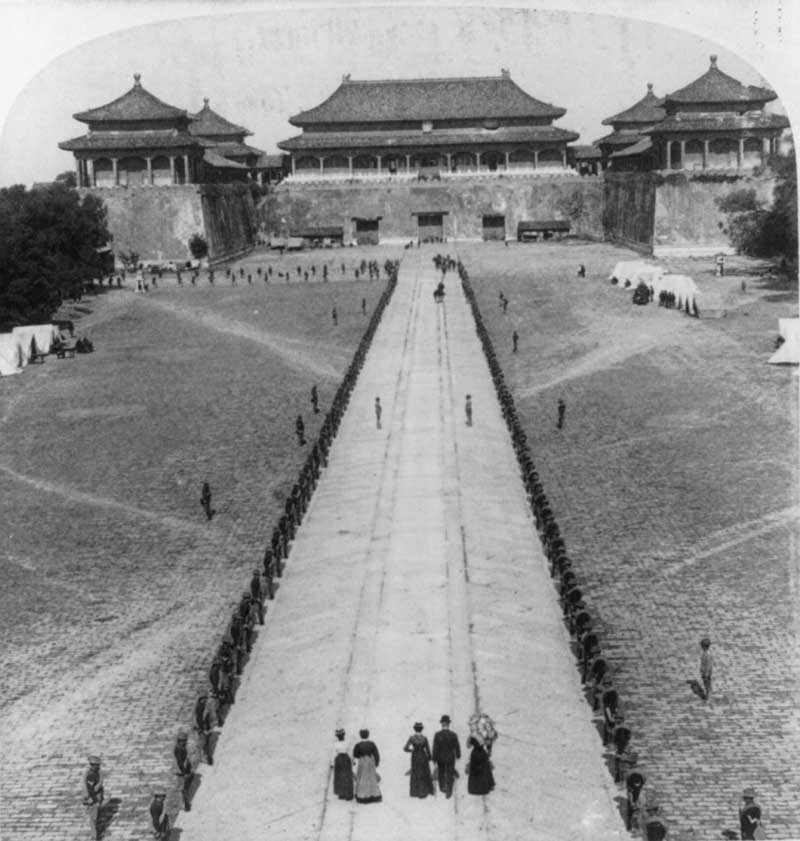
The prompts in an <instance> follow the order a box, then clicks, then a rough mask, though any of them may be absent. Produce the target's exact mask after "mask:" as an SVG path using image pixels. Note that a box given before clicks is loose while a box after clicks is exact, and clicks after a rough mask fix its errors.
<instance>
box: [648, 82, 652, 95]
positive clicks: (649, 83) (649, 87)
mask: <svg viewBox="0 0 800 841" xmlns="http://www.w3.org/2000/svg"><path fill="white" fill-rule="evenodd" d="M647 92H648V93H652V92H653V83H652V82H648V83H647Z"/></svg>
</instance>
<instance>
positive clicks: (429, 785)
mask: <svg viewBox="0 0 800 841" xmlns="http://www.w3.org/2000/svg"><path fill="white" fill-rule="evenodd" d="M422 729H423V728H422V724H421V723H420V722H419V721H418V722H416V724H414V732H413V733H412V735H410V736H409V737H408V741H407V742H406V744H405V747H404V748H403V750H404V751H407V752H408V753H410V754H411V780H410V782H409V794H410V795H411V797H427V796H428V795H429V794H433V778H432V777H431V747H430V745H429V744H428V739H427V737H426V736H423V735H422Z"/></svg>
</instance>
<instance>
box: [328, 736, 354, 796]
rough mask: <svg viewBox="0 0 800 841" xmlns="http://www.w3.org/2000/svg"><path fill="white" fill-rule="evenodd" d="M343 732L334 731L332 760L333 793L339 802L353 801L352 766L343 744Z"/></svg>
mask: <svg viewBox="0 0 800 841" xmlns="http://www.w3.org/2000/svg"><path fill="white" fill-rule="evenodd" d="M344 735H345V734H344V730H342V729H341V728H339V729H338V730H337V731H336V742H335V744H334V759H333V793H334V794H336V795H338V797H339V800H352V799H353V765H352V763H351V762H350V755H349V754H348V752H347V745H346V744H345V743H344Z"/></svg>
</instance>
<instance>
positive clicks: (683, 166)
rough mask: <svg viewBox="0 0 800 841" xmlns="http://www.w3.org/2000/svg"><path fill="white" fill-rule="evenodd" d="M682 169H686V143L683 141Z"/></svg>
mask: <svg viewBox="0 0 800 841" xmlns="http://www.w3.org/2000/svg"><path fill="white" fill-rule="evenodd" d="M680 144H681V169H686V141H685V140H681V141H680Z"/></svg>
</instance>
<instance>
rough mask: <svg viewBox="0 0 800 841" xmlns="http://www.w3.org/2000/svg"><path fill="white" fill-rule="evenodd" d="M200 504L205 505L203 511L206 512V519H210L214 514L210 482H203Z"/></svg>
mask: <svg viewBox="0 0 800 841" xmlns="http://www.w3.org/2000/svg"><path fill="white" fill-rule="evenodd" d="M200 505H202V506H203V511H205V512H206V519H207V520H210V519H211V518H212V517H213V516H214V511H213V510H212V508H211V485H209V484H208V482H203V490H202V492H201V493H200Z"/></svg>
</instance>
